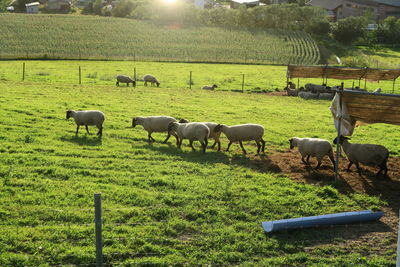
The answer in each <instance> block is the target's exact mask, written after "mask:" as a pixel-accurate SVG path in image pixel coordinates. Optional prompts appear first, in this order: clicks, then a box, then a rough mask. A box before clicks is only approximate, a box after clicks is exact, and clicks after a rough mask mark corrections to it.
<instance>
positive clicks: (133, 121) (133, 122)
mask: <svg viewBox="0 0 400 267" xmlns="http://www.w3.org/2000/svg"><path fill="white" fill-rule="evenodd" d="M136 122H137V119H136V118H133V119H132V128H135V126H136V125H137V123H136Z"/></svg>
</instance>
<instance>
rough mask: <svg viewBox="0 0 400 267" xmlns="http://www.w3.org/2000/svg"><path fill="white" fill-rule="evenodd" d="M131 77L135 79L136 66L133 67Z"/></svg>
mask: <svg viewBox="0 0 400 267" xmlns="http://www.w3.org/2000/svg"><path fill="white" fill-rule="evenodd" d="M133 79H134V80H135V81H136V67H134V68H133Z"/></svg>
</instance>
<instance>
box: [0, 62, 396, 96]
mask: <svg viewBox="0 0 400 267" xmlns="http://www.w3.org/2000/svg"><path fill="white" fill-rule="evenodd" d="M24 63H25V81H29V82H46V83H47V82H50V83H58V84H69V85H76V84H78V83H79V67H81V82H82V84H86V85H109V86H113V85H115V82H116V80H115V77H116V76H117V75H118V74H124V75H128V76H131V77H134V70H135V68H136V78H137V79H138V80H139V82H138V87H139V88H143V82H141V81H140V80H141V79H142V77H143V75H145V74H148V73H150V74H153V75H155V76H156V77H157V78H158V79H159V81H160V82H161V86H160V88H189V87H190V86H189V84H190V72H192V89H199V88H201V87H203V86H204V85H212V84H217V85H218V88H217V90H219V91H221V90H222V91H224V90H228V91H241V90H242V79H243V75H244V87H243V88H244V91H245V92H270V91H274V90H275V89H276V88H278V89H279V90H283V88H284V87H285V86H286V70H287V67H286V66H268V65H238V64H205V63H204V64H194V63H166V62H163V63H161V62H133V61H68V60H28V61H21V60H5V61H0V80H1V81H14V82H16V81H22V72H23V64H24ZM293 82H295V83H296V84H297V85H298V86H304V85H305V84H306V83H309V82H312V83H316V84H321V83H322V79H293ZM341 82H342V81H340V80H334V79H329V80H328V85H330V86H335V85H340V84H341ZM353 84H354V86H358V85H360V87H361V88H364V81H361V82H360V83H359V81H358V80H357V81H353V80H346V81H344V86H345V88H351V87H352V86H353ZM121 87H126V85H124V84H121ZM378 87H381V88H382V89H383V92H384V93H392V92H394V93H397V94H399V93H400V82H397V83H396V84H395V87H394V90H393V82H392V81H381V82H379V83H376V82H369V81H368V82H367V83H366V88H367V89H368V90H369V91H373V90H375V89H376V88H378Z"/></svg>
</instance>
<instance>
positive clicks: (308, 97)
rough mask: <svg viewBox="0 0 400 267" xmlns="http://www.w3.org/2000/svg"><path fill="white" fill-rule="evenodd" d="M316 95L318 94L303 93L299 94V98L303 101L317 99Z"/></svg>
mask: <svg viewBox="0 0 400 267" xmlns="http://www.w3.org/2000/svg"><path fill="white" fill-rule="evenodd" d="M318 95H319V94H313V93H310V92H303V91H301V92H299V97H301V98H303V99H306V100H309V99H318Z"/></svg>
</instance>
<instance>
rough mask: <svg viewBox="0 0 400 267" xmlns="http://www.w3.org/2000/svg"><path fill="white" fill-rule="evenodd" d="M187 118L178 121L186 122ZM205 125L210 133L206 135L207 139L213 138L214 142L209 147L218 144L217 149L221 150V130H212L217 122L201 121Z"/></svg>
mask: <svg viewBox="0 0 400 267" xmlns="http://www.w3.org/2000/svg"><path fill="white" fill-rule="evenodd" d="M188 122H189V121H188V120H185V119H181V120H180V121H179V123H188ZM201 123H204V124H205V125H207V127H208V128H209V129H210V134H209V136H208V139H214V144H213V145H212V146H211V148H214V147H215V145H217V144H218V151H220V150H221V141H220V140H219V138H220V136H221V131H219V132H214V129H215V127H216V126H217V125H218V123H215V122H201Z"/></svg>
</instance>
